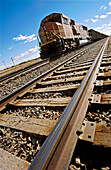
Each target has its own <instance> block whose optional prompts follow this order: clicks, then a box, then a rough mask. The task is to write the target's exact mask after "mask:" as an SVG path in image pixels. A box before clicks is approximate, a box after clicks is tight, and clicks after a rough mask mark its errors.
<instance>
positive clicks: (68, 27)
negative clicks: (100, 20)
mask: <svg viewBox="0 0 111 170" xmlns="http://www.w3.org/2000/svg"><path fill="white" fill-rule="evenodd" d="M38 34H39V37H40V40H41V42H39V45H40V57H41V58H42V59H45V58H53V57H55V56H58V55H61V54H63V53H65V52H67V51H70V50H72V49H75V48H78V47H79V46H81V45H84V44H86V43H89V42H91V41H95V40H99V39H102V38H104V37H106V35H104V34H101V33H99V32H97V31H94V30H92V29H91V30H89V31H88V29H87V27H86V26H84V25H81V24H78V23H76V22H75V21H74V20H72V19H70V18H69V17H68V16H66V15H64V14H61V13H52V14H50V15H48V16H46V17H45V18H44V19H43V20H42V21H41V24H40V28H39V32H38Z"/></svg>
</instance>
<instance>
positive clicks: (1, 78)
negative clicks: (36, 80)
mask: <svg viewBox="0 0 111 170" xmlns="http://www.w3.org/2000/svg"><path fill="white" fill-rule="evenodd" d="M46 61H47V60H42V61H39V62H37V63H34V64H31V65H29V66H26V67H24V68H22V69H18V70H15V71H13V72H11V73H8V74H5V75H3V76H0V82H3V81H5V80H7V79H10V78H14V77H15V76H19V75H21V74H23V73H27V72H30V71H33V70H35V69H37V68H38V66H39V67H42V66H43V64H45V63H46Z"/></svg>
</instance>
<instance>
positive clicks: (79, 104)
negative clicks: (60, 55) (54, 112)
mask: <svg viewBox="0 0 111 170" xmlns="http://www.w3.org/2000/svg"><path fill="white" fill-rule="evenodd" d="M107 42H108V39H107V40H106V42H105V44H104V45H103V47H102V48H101V50H100V52H99V54H98V56H97V57H96V59H95V61H94V63H93V64H92V66H91V68H90V70H89V72H88V73H87V75H86V77H85V78H84V80H83V81H82V83H81V85H80V87H79V89H77V91H76V92H75V94H74V96H73V97H72V99H71V101H70V102H69V104H68V106H67V107H66V109H65V111H64V112H63V114H62V116H61V117H60V119H59V120H58V122H57V123H56V125H55V126H54V128H53V130H52V131H51V133H50V135H49V136H48V137H47V139H46V141H45V142H44V144H43V146H42V148H41V150H40V151H39V152H38V154H37V155H36V157H35V159H34V161H33V162H32V164H31V166H30V167H29V169H30V170H35V169H36V170H39V169H64V168H65V169H68V166H69V163H70V161H71V158H72V154H73V152H74V149H75V146H76V143H77V140H78V135H77V134H78V131H79V130H80V127H81V125H82V122H83V120H84V117H85V113H86V110H87V107H88V104H89V100H88V99H89V97H90V95H91V92H92V90H93V87H94V81H95V79H96V77H97V73H98V68H99V66H100V63H101V59H102V57H103V54H104V51H105V48H106V45H107Z"/></svg>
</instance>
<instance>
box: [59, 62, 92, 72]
mask: <svg viewBox="0 0 111 170" xmlns="http://www.w3.org/2000/svg"><path fill="white" fill-rule="evenodd" d="M91 64H92V62H87V63H86V62H85V63H81V64H72V65H69V66H68V65H67V66H64V67H63V68H61V69H58V71H62V70H67V69H71V68H77V67H84V66H89V65H91Z"/></svg>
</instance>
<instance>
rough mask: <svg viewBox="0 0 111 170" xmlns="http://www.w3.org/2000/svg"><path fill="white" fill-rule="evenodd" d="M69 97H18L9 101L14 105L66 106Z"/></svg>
mask: <svg viewBox="0 0 111 170" xmlns="http://www.w3.org/2000/svg"><path fill="white" fill-rule="evenodd" d="M70 99H71V98H70V97H67V98H52V99H20V100H18V101H14V102H10V104H11V105H14V106H52V107H53V106H67V104H68V103H69V101H70Z"/></svg>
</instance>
